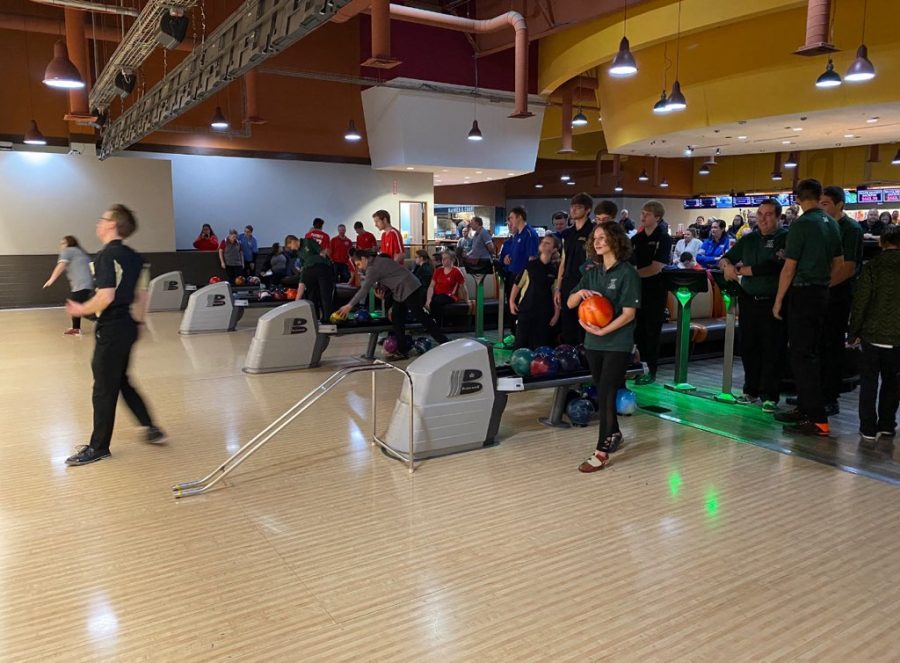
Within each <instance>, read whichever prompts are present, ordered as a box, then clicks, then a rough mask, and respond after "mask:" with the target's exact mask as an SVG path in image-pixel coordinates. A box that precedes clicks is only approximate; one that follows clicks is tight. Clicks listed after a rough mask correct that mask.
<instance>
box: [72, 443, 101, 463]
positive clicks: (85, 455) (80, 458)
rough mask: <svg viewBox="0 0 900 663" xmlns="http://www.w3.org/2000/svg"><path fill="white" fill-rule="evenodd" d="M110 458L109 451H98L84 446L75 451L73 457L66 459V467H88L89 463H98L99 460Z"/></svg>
mask: <svg viewBox="0 0 900 663" xmlns="http://www.w3.org/2000/svg"><path fill="white" fill-rule="evenodd" d="M109 456H110V453H109V450H107V451H97V450H96V449H94V447H92V446H90V445H88V444H84V445H82V446H80V447H78V448H77V449H75V453H74V454H73V455H71V456H69V457H68V458H66V465H73V466H74V465H87V464H88V463H96V462H97V461H98V460H103V459H104V458H109Z"/></svg>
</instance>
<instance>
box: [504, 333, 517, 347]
mask: <svg viewBox="0 0 900 663" xmlns="http://www.w3.org/2000/svg"><path fill="white" fill-rule="evenodd" d="M503 345H504V346H505V347H507V348H514V347H516V337H515V335H513V334H507V335H506V336H504V337H503Z"/></svg>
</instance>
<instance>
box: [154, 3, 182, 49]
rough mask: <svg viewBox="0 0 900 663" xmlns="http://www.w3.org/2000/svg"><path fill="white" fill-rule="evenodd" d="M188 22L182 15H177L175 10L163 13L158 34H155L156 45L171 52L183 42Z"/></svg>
mask: <svg viewBox="0 0 900 663" xmlns="http://www.w3.org/2000/svg"><path fill="white" fill-rule="evenodd" d="M189 23H190V21H189V20H188V17H187V16H185V15H184V13H180V15H179V14H177V13H175V10H173V11H167V12H165V13H164V14H163V15H162V16H161V17H160V19H159V32H158V33H156V41H157V43H158V44H159V45H160V46H162V47H163V48H165V49H168V50H170V51H171V50H173V49H175V48H178V45H179V44H180V43H181V42H183V41H184V38H185V37H186V36H187V31H188V24H189Z"/></svg>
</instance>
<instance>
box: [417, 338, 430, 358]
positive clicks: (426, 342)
mask: <svg viewBox="0 0 900 663" xmlns="http://www.w3.org/2000/svg"><path fill="white" fill-rule="evenodd" d="M413 347H414V348H415V349H416V352H418V353H419V354H420V355H423V354H425V353H426V352H428V351H429V350H431V349H432V348H433V347H434V341H432V340H431V338H429V337H428V336H420V337H419V338H417V339H416V341H415V343H414V344H413Z"/></svg>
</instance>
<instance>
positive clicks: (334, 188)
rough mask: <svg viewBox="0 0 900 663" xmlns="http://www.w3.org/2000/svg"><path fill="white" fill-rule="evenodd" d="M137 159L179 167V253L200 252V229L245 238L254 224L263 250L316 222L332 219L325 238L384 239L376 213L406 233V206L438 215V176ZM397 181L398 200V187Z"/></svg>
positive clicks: (331, 166) (180, 157)
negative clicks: (361, 231)
mask: <svg viewBox="0 0 900 663" xmlns="http://www.w3.org/2000/svg"><path fill="white" fill-rule="evenodd" d="M129 156H131V158H139V159H140V160H141V161H144V160H160V159H162V160H167V161H171V164H172V188H173V192H174V202H175V235H176V240H175V243H176V246H177V248H179V249H190V248H193V241H194V239H195V238H196V237H197V234H198V233H199V232H200V226H201V225H202V224H204V223H209V224H210V225H211V226H212V227H213V230H215V231H216V234H217V235H218V236H219V238H220V239H222V238H224V236H225V234H226V233H227V232H228V229H229V228H237V230H238V231H239V232H242V231H243V228H244V226H245V225H246V224H248V223H249V224H251V225H252V226H253V229H254V234H255V235H256V238H257V240H258V241H259V243H260V246H265V245H271V244H272V243H273V242H282V241H283V240H284V236H285V235H287V234H289V233H293V234H295V235H298V236H300V237H302V236H303V235H305V234H306V232H307V231H308V230H309V229H310V228H312V220H313V219H314V218H315V217H321V218H323V219H325V232H327V233H328V234H330V235H335V234H337V226H338V224H339V223H343V224H345V225H346V226H347V234H348V235H349V236H350V237H355V234H354V232H353V223H354V222H356V221H362V222H363V223H364V224H365V226H366V229H368V230H370V231H372V232H375V235H376V237H378V236H379V235H380V233H378V232H377V231H376V230H375V225H374V224H373V223H372V213H373V212H374V211H375V210H378V209H386V210H387V211H388V212H390V213H391V220H392V221H393V223H394V225H395V226H399V218H400V201H408V200H415V201H424V202H426V203H427V205H428V212H427V214H428V216H429V218H430V217H431V216H432V215H433V214H434V188H433V180H432V176H431V173H407V172H391V171H376V170H372V168H371V167H369V166H363V165H352V164H338V163H319V162H312V161H285V160H278V159H248V158H243V157H240V158H237V157H212V156H194V155H184V154H151V153H130V154H129ZM395 182H396V193H395V192H394V183H395Z"/></svg>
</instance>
